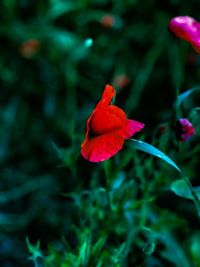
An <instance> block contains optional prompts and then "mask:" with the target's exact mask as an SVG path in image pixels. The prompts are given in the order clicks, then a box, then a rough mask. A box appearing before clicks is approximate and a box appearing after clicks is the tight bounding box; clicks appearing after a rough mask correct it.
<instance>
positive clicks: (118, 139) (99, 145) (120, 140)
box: [81, 84, 144, 162]
mask: <svg viewBox="0 0 200 267" xmlns="http://www.w3.org/2000/svg"><path fill="white" fill-rule="evenodd" d="M115 94H116V91H115V89H114V88H113V87H112V86H111V85H108V84H107V85H106V87H105V89H104V92H103V94H102V97H101V100H100V101H99V102H98V104H97V106H96V107H95V109H94V110H93V112H92V114H91V115H90V117H89V118H88V120H87V123H86V136H85V140H84V141H83V143H82V145H81V154H82V156H83V157H84V158H85V159H87V160H89V161H91V162H100V161H104V160H107V159H109V158H110V157H112V156H114V155H115V154H116V153H117V152H119V151H120V150H121V149H122V147H123V145H124V142H125V140H126V139H128V138H130V137H131V136H132V135H133V134H134V133H136V132H139V131H141V130H142V128H143V127H144V124H143V123H140V122H138V121H134V120H129V119H127V117H126V113H125V112H124V111H123V110H122V109H121V108H118V107H117V106H115V105H111V101H112V99H113V97H114V96H115Z"/></svg>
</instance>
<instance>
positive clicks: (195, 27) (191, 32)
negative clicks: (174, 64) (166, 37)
mask: <svg viewBox="0 0 200 267" xmlns="http://www.w3.org/2000/svg"><path fill="white" fill-rule="evenodd" d="M169 30H170V31H171V32H173V33H174V34H175V35H176V36H177V37H179V38H181V39H183V40H185V41H186V42H188V43H190V44H191V45H192V47H193V49H194V50H195V51H196V52H197V53H200V23H199V22H198V21H196V20H195V19H194V18H191V17H189V16H180V17H175V18H173V19H172V20H171V21H170V22H169Z"/></svg>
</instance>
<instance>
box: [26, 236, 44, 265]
mask: <svg viewBox="0 0 200 267" xmlns="http://www.w3.org/2000/svg"><path fill="white" fill-rule="evenodd" d="M26 244H27V247H28V250H29V252H30V254H31V255H32V256H31V257H29V258H30V259H31V260H33V261H34V262H35V261H36V260H37V258H42V257H43V255H42V253H41V251H40V241H38V242H37V243H36V245H32V244H31V243H30V241H29V239H28V237H26Z"/></svg>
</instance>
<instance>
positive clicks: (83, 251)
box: [79, 233, 91, 267]
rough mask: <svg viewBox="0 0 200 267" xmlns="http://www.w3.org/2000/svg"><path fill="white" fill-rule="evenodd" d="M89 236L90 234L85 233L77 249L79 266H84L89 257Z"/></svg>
mask: <svg viewBox="0 0 200 267" xmlns="http://www.w3.org/2000/svg"><path fill="white" fill-rule="evenodd" d="M90 248H91V238H90V234H89V233H86V235H85V238H84V240H83V243H82V244H81V247H80V251H79V263H80V266H82V267H86V266H87V265H88V262H89V258H90Z"/></svg>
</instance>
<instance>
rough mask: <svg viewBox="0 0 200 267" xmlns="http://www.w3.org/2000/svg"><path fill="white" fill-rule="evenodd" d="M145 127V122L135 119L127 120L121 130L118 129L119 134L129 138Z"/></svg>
mask: <svg viewBox="0 0 200 267" xmlns="http://www.w3.org/2000/svg"><path fill="white" fill-rule="evenodd" d="M143 128H144V124H143V123H141V122H138V121H134V120H127V124H126V125H125V126H124V127H123V128H122V129H121V130H120V131H118V134H119V135H120V136H121V137H123V138H124V139H128V138H130V137H131V136H132V135H133V134H134V133H136V132H140V131H141V130H142V129H143Z"/></svg>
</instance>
